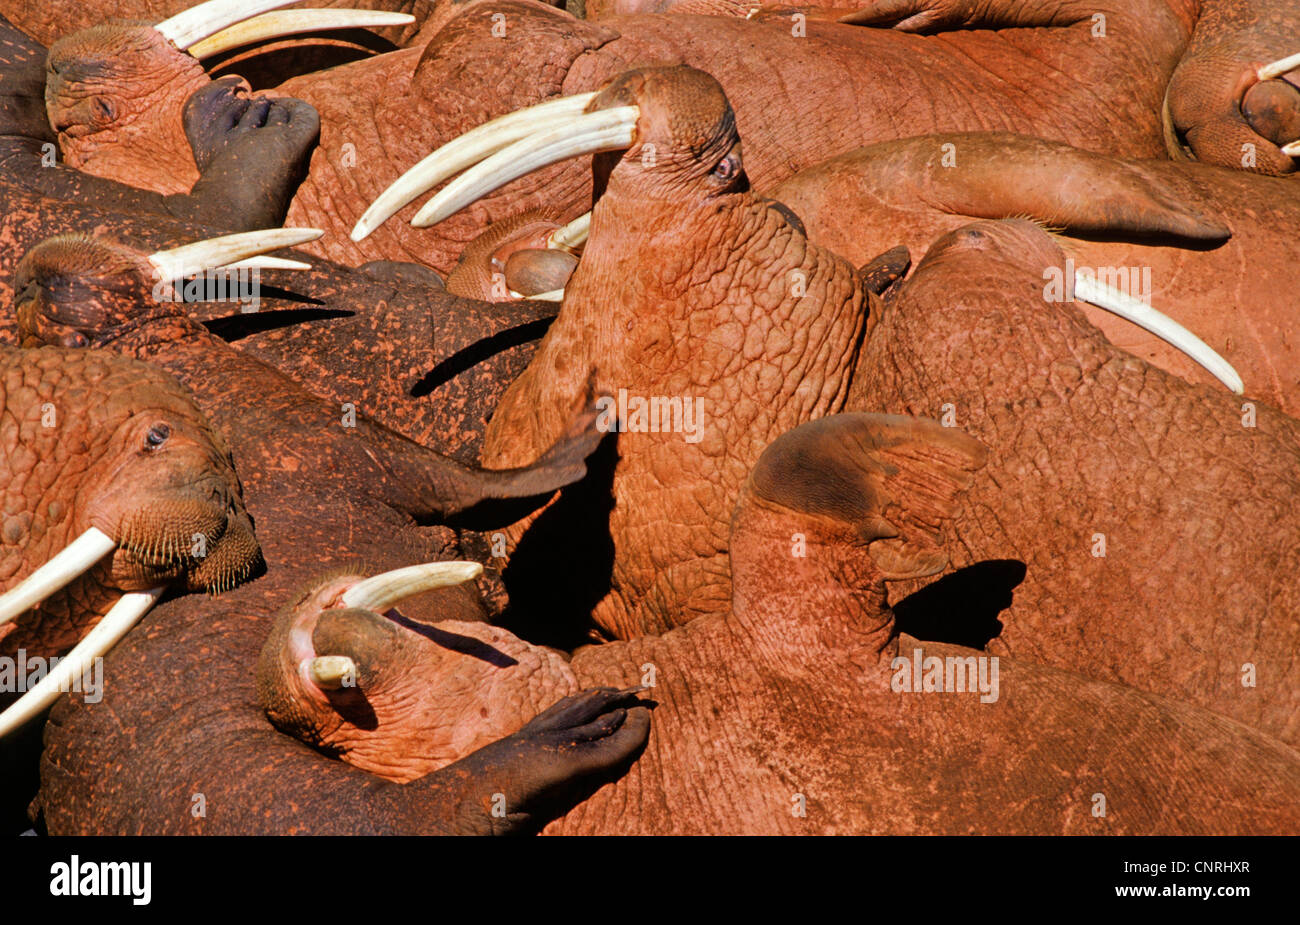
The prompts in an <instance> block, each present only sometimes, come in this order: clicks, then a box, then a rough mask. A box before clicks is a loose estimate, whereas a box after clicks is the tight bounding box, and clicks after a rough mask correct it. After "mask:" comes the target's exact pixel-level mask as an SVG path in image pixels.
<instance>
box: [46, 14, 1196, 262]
mask: <svg viewBox="0 0 1300 925" xmlns="http://www.w3.org/2000/svg"><path fill="white" fill-rule="evenodd" d="M1102 6H1103V8H1105V11H1106V14H1107V15H1108V17H1109V20H1108V21H1109V22H1110V24H1111V25H1110V29H1111V31H1110V33H1109V36H1110V37H1109V38H1106V39H1105V40H1099V39H1096V38H1094V37H1093V35H1092V33H1091V31H1090V30H1091V16H1092V15H1093V13H1094V12H1096V9H1095V4H1088V5H1087V11H1086V12H1079V13H1078V16H1077V17H1076V18H1075V19H1072V20H1071V21H1073V22H1075V25H1071V26H1056V27H1051V28H1026V29H1025V30H1023V31H1016V30H1010V31H1007V30H1004V31H1001V32H994V31H963V32H955V33H951V34H944V35H938V36H914V35H907V34H903V33H900V32H895V31H886V30H873V29H860V28H849V27H843V26H839V25H836V24H832V23H816V22H814V23H809V24H808V27H807V35H806V36H803V37H796V36H794V35H792V34H791V29H790V27H789V23H787V22H781V21H773V22H765V23H750V22H745V21H743V20H736V19H724V18H715V19H712V20H710V21H708V22H707V23H702V22H699V21H696V20H693V19H690V18H689V17H683V16H655V15H646V16H633V17H620V18H615V19H611V20H607V21H605V22H601V23H584V22H579V21H575V20H574V19H572V18H571V17H569V16H568V15H567V14H565V13H562V12H560V11H557V10H555V9H553V8H550V7H547V6H544V5H542V4H538V3H534V2H526V0H508V2H504V3H496V2H493V3H476V4H471V5H469V6H467V7H465V8H464V10H463V12H461V13H460V14H459V15H457V16H456V17H455V18H454V19H452V20H451V21H449V22H448V23H447V25H446V26H444V27H443V28H442V29H441V30H440V31H439V32H438V34H437V35H436V36H435V37H434V38H433V39H432V40H431V41H430V42H429V44H428V45H427V46H426V47H425V48H424V49H423V50H420V49H403V50H401V51H397V52H394V53H392V54H389V55H383V56H380V57H377V58H373V59H370V60H367V61H362V62H357V63H355V64H351V65H347V66H345V67H343V68H337V69H334V70H332V71H329V72H326V73H323V74H314V75H307V76H303V77H300V78H296V79H293V80H290V81H288V82H286V83H284V84H282V85H281V86H279V87H278V88H277V89H276V92H277V93H284V94H288V95H291V96H295V97H298V98H301V99H304V100H306V101H308V102H310V103H311V104H312V105H313V106H315V107H316V108H317V110H318V111H319V112H320V113H321V117H322V124H323V126H324V128H323V133H322V138H321V148H320V149H319V150H318V151H317V153H316V155H315V157H314V158H313V163H312V168H311V171H310V174H309V176H308V178H307V180H306V182H305V183H304V185H303V186H302V187H301V188H300V189H299V191H298V194H297V196H296V198H295V202H294V205H293V206H292V208H291V210H290V216H289V223H290V224H296V225H306V226H308V227H320V228H325V229H327V230H328V231H330V232H331V233H330V234H328V235H327V236H326V237H325V238H323V239H322V240H321V242H318V244H317V245H316V248H315V250H316V252H317V253H322V254H327V255H329V256H330V257H332V258H333V259H336V260H339V261H341V262H344V263H348V264H351V265H357V264H360V263H364V262H366V261H368V260H374V259H381V258H389V259H408V260H416V261H421V262H425V263H427V264H429V265H430V266H433V267H435V268H437V269H439V270H442V271H447V270H449V269H450V268H451V266H452V265H453V263H454V261H455V259H456V257H457V256H458V255H459V253H460V250H461V249H462V248H463V247H464V245H465V244H466V243H467V242H468V241H469V240H471V239H472V238H474V237H475V236H477V235H478V234H479V233H480V232H481V231H482V230H483V229H484V228H485V227H487V225H489V224H491V223H492V222H494V221H498V220H501V219H505V218H508V217H511V216H514V215H518V214H520V213H522V212H525V211H528V210H529V209H534V208H538V207H540V206H543V205H550V206H553V207H556V208H558V209H560V210H561V212H562V215H561V217H562V218H564V219H566V220H567V219H570V218H572V217H574V216H575V215H577V214H578V213H580V212H582V211H585V210H586V209H587V208H588V207H589V205H590V195H591V186H590V172H589V170H588V167H587V163H586V161H585V159H575V160H573V161H571V162H568V163H565V164H561V165H557V166H555V167H552V168H550V169H547V170H544V171H540V172H538V173H536V174H535V175H533V176H531V177H529V178H521V179H519V180H517V181H515V182H514V183H512V184H509V185H507V186H506V187H503V188H502V189H501V190H500V191H498V192H497V193H496V194H494V195H493V196H491V197H488V198H487V199H484V200H483V201H482V202H480V203H478V204H476V205H475V206H472V207H470V208H468V209H466V210H464V211H463V212H462V213H460V214H459V215H456V216H453V217H452V218H451V219H449V220H448V221H446V222H443V223H441V224H440V225H439V226H438V227H436V228H434V229H431V230H426V231H419V230H416V229H411V228H409V227H408V226H406V225H405V224H403V222H404V221H405V220H406V219H407V218H409V217H410V215H411V214H412V211H413V207H412V209H408V210H404V211H403V212H401V213H399V214H398V216H397V218H396V220H394V221H390V222H388V223H387V224H385V225H384V226H383V227H382V228H380V229H379V230H377V231H376V232H375V233H374V234H373V235H371V236H370V237H369V238H367V239H366V240H365V241H362V242H360V243H353V242H351V241H349V240H348V239H347V237H346V232H348V231H350V230H351V228H352V227H353V225H354V224H355V222H356V220H357V219H358V218H360V216H361V213H362V211H363V210H364V209H365V208H366V206H368V205H369V203H370V202H371V201H372V200H373V199H374V198H375V197H376V196H377V195H378V194H379V193H380V192H381V191H382V190H384V189H385V188H386V187H387V186H388V185H389V184H390V183H391V182H392V181H393V180H394V179H396V178H397V177H398V176H400V175H401V174H402V173H403V172H405V171H406V169H408V168H409V167H410V166H411V165H413V164H414V163H415V162H416V161H417V160H419V159H420V158H421V157H423V156H424V155H425V154H426V153H428V152H429V151H431V150H433V149H434V148H436V147H438V146H439V145H441V144H443V143H445V142H447V141H450V140H451V139H452V138H454V137H456V136H458V135H459V134H461V133H462V132H464V131H466V130H468V129H470V128H472V127H474V126H476V125H478V124H481V123H482V122H484V121H487V120H488V119H490V118H492V117H495V116H499V115H502V114H503V113H506V112H509V111H512V110H514V109H517V108H520V107H521V106H525V105H528V104H531V103H534V102H537V101H540V100H542V99H546V98H548V97H551V96H554V95H557V94H561V93H564V94H571V93H577V92H581V91H586V90H592V89H596V88H599V87H600V86H601V85H602V84H604V83H605V82H606V81H608V80H609V79H611V78H613V77H614V76H616V75H617V74H619V73H621V72H622V71H623V70H625V69H627V68H628V67H632V66H643V65H646V64H648V63H655V62H658V63H663V64H671V63H679V62H684V63H688V64H696V65H698V66H700V67H705V68H708V69H710V70H711V71H712V72H713V73H715V75H716V76H717V77H718V79H719V80H720V82H721V83H722V85H723V86H724V87H725V88H726V89H727V91H728V93H729V95H730V96H731V98H732V101H733V104H734V105H735V107H736V113H737V118H738V120H739V123H740V126H741V129H742V132H743V133H744V134H745V135H746V136H747V137H748V138H749V144H750V150H749V155H750V174H751V179H752V180H753V182H754V183H755V185H756V186H758V187H759V188H762V187H764V186H766V185H771V184H773V183H776V182H779V181H780V180H781V179H783V178H785V177H786V176H789V175H790V174H791V173H793V172H795V171H797V170H798V169H800V168H801V167H805V166H808V165H810V164H812V163H814V162H816V161H819V160H822V159H824V158H825V157H828V156H831V155H834V154H836V153H840V152H843V151H846V150H850V149H852V148H854V147H857V146H859V145H861V144H863V143H867V142H871V141H875V140H884V139H887V138H893V137H900V136H908V135H914V134H920V133H923V132H927V131H935V130H940V131H945V130H946V131H958V130H976V129H988V128H1002V129H1008V130H1018V131H1022V132H1026V133H1032V134H1042V135H1045V136H1047V137H1052V138H1058V139H1061V140H1067V139H1073V140H1086V143H1088V144H1089V145H1091V146H1095V147H1096V148H1097V149H1099V150H1106V151H1114V152H1123V153H1125V154H1128V155H1143V154H1145V155H1149V156H1156V155H1159V154H1161V153H1162V151H1163V140H1162V135H1161V128H1160V122H1159V109H1160V100H1161V93H1162V92H1163V89H1164V84H1165V82H1166V81H1167V79H1168V75H1169V73H1171V72H1172V69H1173V67H1174V65H1175V64H1176V62H1177V59H1178V55H1179V54H1180V52H1181V49H1182V46H1183V45H1184V43H1185V42H1186V40H1187V37H1188V36H1189V35H1190V31H1191V28H1192V24H1193V18H1192V17H1190V16H1187V17H1181V18H1180V17H1179V16H1175V15H1174V14H1173V13H1171V12H1169V10H1168V9H1167V8H1166V7H1165V6H1164V4H1163V3H1161V2H1160V0H1143V3H1141V4H1139V5H1138V7H1137V8H1135V7H1134V5H1133V4H1131V3H1124V4H1119V3H1116V4H1113V5H1109V4H1103V5H1102ZM1071 9H1073V7H1071ZM496 15H504V16H505V17H506V22H507V23H508V26H507V38H505V39H501V38H497V37H494V36H493V26H494V20H493V19H492V17H493V16H496ZM1139 25H1140V28H1138V27H1139ZM498 31H499V28H498ZM1139 33H1140V40H1138V41H1134V40H1133V37H1134V36H1136V35H1138V34H1139ZM132 35H134V36H135V37H131V38H128V37H125V36H123V35H122V34H112V33H103V32H101V33H99V34H98V35H97V37H96V36H87V35H85V34H83V35H82V36H81V37H80V38H78V39H76V41H72V40H65V42H64V43H61V44H60V45H59V46H58V47H56V48H54V49H52V50H51V61H52V62H53V63H54V64H55V65H56V66H57V67H58V69H59V71H60V75H61V76H60V77H59V81H58V85H57V86H55V85H53V84H52V85H51V88H50V93H51V95H50V97H49V98H50V100H51V106H52V108H51V113H52V121H53V122H54V123H57V124H59V125H61V126H63V127H64V135H63V136H62V137H61V139H60V141H61V144H64V145H67V146H68V148H67V153H68V155H69V157H70V158H71V159H72V160H74V161H75V162H76V163H78V164H80V165H82V166H83V167H84V169H87V170H89V171H91V172H93V173H96V174H99V175H106V176H113V177H115V178H117V179H120V180H123V181H126V182H132V183H137V184H143V185H146V186H149V187H151V188H155V189H160V190H165V189H170V187H171V186H172V185H175V184H178V183H183V182H184V178H185V176H186V174H185V169H184V161H185V160H186V159H187V158H188V154H187V152H186V151H185V150H184V147H183V145H181V144H180V139H179V136H178V134H177V129H176V127H175V118H174V116H173V115H172V114H171V113H169V111H168V107H169V106H171V105H172V103H171V102H169V100H170V96H169V95H168V94H178V93H180V92H181V90H180V88H181V87H182V86H184V87H190V86H191V84H194V85H198V84H199V83H201V81H202V80H203V79H205V78H204V77H203V75H202V70H201V69H200V68H198V67H197V65H196V64H194V63H193V62H192V61H185V60H183V59H184V58H185V56H184V55H181V54H180V53H179V52H176V51H175V50H174V49H171V50H168V49H167V48H164V47H163V44H162V43H161V42H160V40H159V39H157V38H153V37H150V36H149V35H146V34H141V35H135V34H134V33H132ZM155 35H156V34H155ZM741 44H743V45H744V46H745V47H747V48H749V49H751V53H750V54H747V55H746V56H744V58H743V60H742V59H741V58H739V57H737V56H735V55H731V54H724V53H722V52H721V51H720V49H723V48H725V49H731V48H734V47H737V46H738V45H741ZM128 47H129V48H131V49H134V51H133V52H132V54H135V53H136V52H138V53H140V54H141V55H143V56H144V58H147V59H149V60H151V61H152V60H153V59H154V58H155V57H157V58H158V61H157V62H155V64H154V65H152V66H151V67H150V68H149V69H147V70H148V72H149V74H150V75H151V76H152V79H153V80H156V79H157V78H158V75H160V74H166V75H168V76H169V79H170V81H171V83H169V84H167V85H166V86H168V87H169V88H170V89H168V90H167V91H166V93H163V91H162V90H161V89H159V88H157V87H153V86H152V85H151V81H150V80H148V79H144V78H141V77H137V78H135V83H134V84H128V83H127V82H126V80H125V79H121V80H119V79H118V78H114V83H113V86H112V87H107V88H105V87H101V88H100V89H101V90H102V92H103V94H106V95H107V96H109V97H111V98H112V99H113V100H115V101H116V104H117V106H116V109H117V112H116V118H115V120H109V122H108V123H106V125H105V127H104V129H103V130H102V131H101V132H95V133H91V134H81V135H77V134H76V133H77V132H82V131H83V129H84V128H88V127H89V126H88V124H86V123H85V121H84V120H85V119H86V118H87V117H86V116H75V115H73V114H72V113H71V112H70V111H68V112H65V109H66V107H65V106H64V104H63V103H61V102H59V99H60V95H61V94H67V95H69V96H71V95H72V94H74V88H76V87H78V86H79V81H82V80H83V79H84V81H85V83H84V85H80V89H76V90H75V94H76V95H77V98H78V99H80V98H81V96H82V95H84V94H86V93H89V92H91V91H90V89H89V88H91V87H93V86H95V85H97V82H100V81H102V80H103V75H102V69H101V68H100V66H98V65H94V66H91V65H89V64H88V62H90V61H91V60H92V59H95V58H96V57H97V56H98V58H99V59H107V58H111V60H112V62H113V67H114V68H115V69H117V70H119V71H123V72H124V73H125V71H126V70H128V69H129V68H130V67H131V65H130V62H131V60H132V56H131V54H128V53H127V48H128ZM1026 49H1032V51H1031V52H1029V51H1026ZM164 59H165V60H164ZM972 60H982V61H984V62H988V63H989V66H988V67H987V69H985V70H980V71H973V72H970V73H967V72H968V71H970V63H971V61H972ZM1049 60H1050V61H1051V62H1053V63H1052V64H1051V65H1050V66H1049V65H1046V64H1041V65H1040V64H1037V63H1034V62H1039V61H1041V62H1047V61H1049ZM993 62H999V64H998V66H996V67H995V66H993ZM1062 62H1064V63H1062ZM1003 70H1005V71H1007V72H1008V73H1011V74H1014V80H1009V79H1008V78H1007V77H1006V76H1004V75H1003V74H1002V71H1003ZM954 72H960V73H962V74H963V75H964V77H963V79H962V80H961V81H954V80H952V79H951V76H950V75H951V74H952V73H954ZM773 73H779V74H781V77H782V79H781V80H780V81H773V80H771V79H770V76H769V75H771V74H773ZM756 75H764V76H763V77H762V78H758V77H757V76H756ZM1103 84H1104V85H1107V86H1111V85H1113V86H1124V87H1125V88H1126V90H1125V93H1124V94H1123V96H1122V98H1121V97H1118V96H1117V98H1116V99H1115V102H1114V105H1111V106H1107V107H1098V106H1096V105H1095V99H1096V96H1095V95H1096V93H1097V92H1098V89H1097V88H1098V86H1100V85H1103ZM1010 86H1015V87H1023V88H1029V87H1032V88H1033V89H1032V91H1030V90H1023V89H1022V90H1009V89H1008V88H1009V87H1010ZM882 87H889V88H891V89H890V92H887V93H886V92H882V91H881V88H882ZM137 91H138V92H137ZM160 94H162V95H161V96H160ZM144 97H149V98H157V99H158V100H159V104H158V105H157V106H156V107H155V108H153V109H152V110H151V111H150V115H151V116H152V117H153V118H151V119H148V120H142V118H141V117H140V115H139V114H138V113H135V112H134V110H133V106H134V104H133V102H132V100H133V99H135V98H144ZM164 97H165V99H164ZM358 100H367V101H368V103H367V108H368V110H369V112H368V114H367V115H366V118H365V119H364V120H361V119H358V118H357V115H358V114H357V105H358V102H357V101H358ZM69 102H71V99H69ZM164 104H165V105H164ZM78 105H79V104H78ZM827 112H836V113H840V114H841V116H840V117H839V118H835V119H826V118H825V114H826V113H827ZM128 114H130V118H128ZM160 120H161V121H160ZM74 123H77V124H79V125H80V126H81V127H79V128H75V129H74ZM74 135H75V136H76V137H74ZM110 135H111V136H112V137H111V143H106V144H102V145H101V144H100V143H99V142H100V141H101V140H103V141H106V142H107V141H109V136H110ZM128 136H129V137H128ZM132 146H134V152H135V153H133V148H132ZM144 147H148V148H149V150H150V157H149V158H147V159H144V158H141V157H140V156H139V152H140V151H142V150H144ZM164 162H166V163H167V164H168V166H167V167H166V169H165V170H164V169H162V168H161V167H160V165H161V164H162V163H164Z"/></svg>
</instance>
